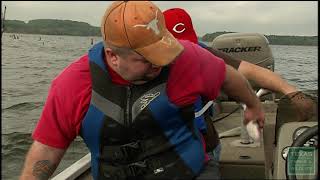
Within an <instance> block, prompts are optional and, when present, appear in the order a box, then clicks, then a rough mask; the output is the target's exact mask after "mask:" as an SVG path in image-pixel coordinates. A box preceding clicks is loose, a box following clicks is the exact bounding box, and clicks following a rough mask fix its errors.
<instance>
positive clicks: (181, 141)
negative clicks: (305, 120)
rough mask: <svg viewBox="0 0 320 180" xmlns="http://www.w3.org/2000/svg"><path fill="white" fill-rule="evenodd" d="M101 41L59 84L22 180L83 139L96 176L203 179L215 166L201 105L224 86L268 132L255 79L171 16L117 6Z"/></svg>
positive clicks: (46, 170)
mask: <svg viewBox="0 0 320 180" xmlns="http://www.w3.org/2000/svg"><path fill="white" fill-rule="evenodd" d="M101 32H102V37H103V43H102V42H100V43H98V44H96V45H94V46H93V48H92V49H90V50H89V53H88V54H86V55H84V56H82V57H81V58H80V59H79V60H76V61H75V62H73V63H71V64H70V65H69V66H68V67H66V68H65V69H64V70H63V71H62V72H61V73H60V74H59V75H58V76H57V77H56V78H55V79H54V81H53V82H52V85H51V88H50V91H49V95H48V98H47V101H46V103H45V106H44V109H43V112H42V115H41V118H40V120H39V122H38V124H37V126H36V129H35V130H34V133H33V139H34V143H33V144H32V146H31V148H30V150H29V152H28V154H27V157H26V161H25V166H24V169H23V171H22V175H21V177H20V179H39V178H41V179H48V178H49V177H50V176H51V175H52V173H53V172H54V170H55V169H56V167H57V166H58V164H59V162H60V160H61V158H62V157H63V155H64V153H65V151H66V149H67V148H68V146H69V145H70V143H71V142H72V141H73V140H74V139H75V137H76V136H78V135H80V136H81V137H82V138H83V140H84V142H85V143H86V145H87V146H88V148H89V150H90V152H91V173H92V175H93V177H94V179H115V178H118V179H127V178H137V179H148V178H161V179H194V178H197V177H198V176H199V175H200V174H201V173H202V171H203V169H204V168H205V166H206V164H205V151H204V148H203V146H202V143H203V141H202V139H201V136H200V133H199V130H198V129H197V128H196V127H195V121H194V103H195V102H196V100H197V98H198V97H199V96H200V95H201V96H204V97H206V98H208V99H210V100H213V99H215V98H216V97H217V96H218V94H219V92H220V89H223V90H224V92H226V94H228V95H229V96H230V97H233V98H234V99H236V100H238V101H240V102H242V103H244V104H246V105H247V109H246V111H245V117H246V119H245V122H244V123H248V122H249V121H256V122H257V123H258V124H259V127H260V128H262V127H263V123H264V113H263V110H262V107H261V104H260V101H259V99H258V98H257V97H256V96H255V94H254V92H253V91H252V89H251V87H250V85H249V84H248V82H247V81H246V80H245V79H244V78H243V77H242V76H241V75H240V74H239V73H238V72H237V71H236V70H234V69H233V68H231V67H230V66H228V65H225V63H224V61H222V60H221V59H220V58H218V57H216V56H214V55H212V54H211V53H209V52H208V51H206V50H205V49H203V48H201V47H199V46H198V45H196V44H194V43H191V42H189V41H177V40H176V39H175V38H174V37H173V36H172V35H171V34H170V33H169V31H168V30H167V29H166V27H165V22H164V17H163V14H162V13H161V10H160V9H159V8H158V7H157V6H155V5H154V4H152V3H151V2H145V1H117V2H114V3H113V4H112V5H110V6H109V7H108V8H107V10H106V12H105V15H104V17H103V19H102V24H101Z"/></svg>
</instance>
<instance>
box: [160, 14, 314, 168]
mask: <svg viewBox="0 0 320 180" xmlns="http://www.w3.org/2000/svg"><path fill="white" fill-rule="evenodd" d="M163 14H164V17H165V21H166V27H167V28H168V30H169V31H170V33H171V34H172V35H173V36H174V37H176V38H177V39H180V40H188V41H190V42H193V43H195V44H199V45H200V46H201V47H203V48H205V49H206V50H208V51H209V52H211V53H212V54H214V55H215V56H218V57H220V58H221V59H222V60H224V61H225V63H226V64H228V65H230V66H232V67H233V68H235V69H237V70H238V71H239V72H240V73H242V74H243V75H244V77H246V78H247V79H248V80H252V81H254V82H255V83H256V84H257V85H258V86H259V87H261V88H265V89H269V90H271V91H274V92H281V93H283V94H285V95H287V96H288V97H290V96H291V95H293V94H296V93H298V92H297V91H298V89H297V88H296V87H294V86H292V85H290V84H289V83H287V82H286V81H285V80H284V79H282V78H281V77H280V76H279V75H278V74H276V73H274V72H272V71H270V70H268V69H266V68H262V67H260V66H257V65H254V64H251V63H249V62H246V61H242V60H240V59H237V58H234V57H232V56H230V55H228V54H226V53H224V52H221V51H219V50H217V49H215V48H211V47H208V46H206V45H204V44H203V43H200V42H199V41H198V37H197V34H196V32H195V30H194V28H193V23H192V20H191V17H190V15H189V14H188V13H187V12H186V11H185V10H184V9H182V8H170V9H167V10H165V11H163ZM293 102H294V103H295V104H296V106H297V108H298V109H300V111H302V112H309V111H311V109H312V108H310V107H312V103H311V102H310V100H309V101H308V100H306V102H305V103H302V101H301V100H299V101H293ZM306 104H308V105H306ZM198 109H201V107H199V108H198ZM308 109H309V110H308ZM310 114H312V113H310ZM204 115H205V116H209V113H204ZM300 117H301V121H304V120H306V119H308V117H310V115H307V114H305V113H304V114H301V116H300ZM205 118H208V119H210V117H204V116H199V117H197V118H196V121H197V122H198V128H200V129H202V130H203V131H204V135H207V136H206V137H211V139H207V138H206V141H208V142H206V143H210V144H211V146H209V147H211V148H212V147H213V148H214V149H213V151H212V153H213V156H210V157H211V159H213V161H214V162H213V165H212V166H214V168H211V170H213V171H216V172H212V173H215V174H218V172H217V171H218V169H217V167H218V164H219V157H220V151H221V144H220V142H219V138H218V133H217V131H216V130H215V128H214V126H211V127H209V126H210V125H212V123H211V119H210V124H206V123H205ZM206 128H212V130H211V131H208V130H207V129H206ZM208 132H210V133H211V135H208ZM207 149H208V150H209V151H211V150H212V149H209V148H207ZM209 154H210V152H209ZM210 162H212V161H210Z"/></svg>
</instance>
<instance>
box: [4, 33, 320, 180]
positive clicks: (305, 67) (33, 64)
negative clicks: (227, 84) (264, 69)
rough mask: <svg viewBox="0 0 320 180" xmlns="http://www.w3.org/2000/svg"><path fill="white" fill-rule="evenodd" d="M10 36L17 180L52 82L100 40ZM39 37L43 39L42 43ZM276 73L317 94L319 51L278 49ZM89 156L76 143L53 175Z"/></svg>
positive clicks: (9, 133) (7, 132) (9, 110)
mask: <svg viewBox="0 0 320 180" xmlns="http://www.w3.org/2000/svg"><path fill="white" fill-rule="evenodd" d="M18 36H19V39H14V38H13V37H12V34H4V35H3V38H2V49H1V51H2V53H1V59H2V64H1V65H2V102H1V103H2V109H1V110H2V129H1V130H2V137H1V140H2V149H1V150H2V153H1V155H2V169H1V171H2V179H8V180H14V179H18V176H19V174H20V172H21V169H22V166H23V162H24V157H25V155H26V153H27V150H28V149H29V147H30V144H31V143H32V139H31V133H32V131H33V129H34V127H35V125H36V123H37V121H38V118H39V116H40V114H41V111H42V107H43V105H44V102H45V100H46V97H47V93H48V92H47V91H48V88H49V86H50V83H51V81H52V79H53V78H54V77H55V76H56V75H58V73H59V72H60V71H61V70H62V69H64V67H66V66H67V65H68V64H69V63H71V62H72V61H73V60H74V59H76V58H78V57H80V56H81V55H83V54H84V53H86V52H87V50H88V49H89V48H90V47H91V46H92V45H91V38H93V41H94V42H98V41H100V40H101V38H100V37H75V36H45V35H27V34H19V35H18ZM40 37H41V39H40ZM271 49H272V52H273V55H274V58H275V71H276V72H277V73H279V74H280V75H281V76H282V77H283V78H284V79H286V80H288V82H289V83H291V84H293V85H295V86H297V87H298V88H300V89H301V90H307V89H312V90H314V89H318V74H317V73H318V47H317V46H274V45H271ZM87 153H88V149H87V147H86V146H85V145H84V143H83V142H82V141H81V139H80V138H77V139H76V140H75V141H74V143H72V144H71V146H70V148H69V149H68V151H67V153H66V155H65V156H64V158H63V160H62V162H61V163H60V165H59V167H58V169H57V170H56V172H55V174H57V173H58V172H60V171H61V170H63V169H65V168H66V167H67V166H69V165H70V164H72V163H73V162H75V161H77V160H78V159H79V158H81V157H83V156H84V155H85V154H87Z"/></svg>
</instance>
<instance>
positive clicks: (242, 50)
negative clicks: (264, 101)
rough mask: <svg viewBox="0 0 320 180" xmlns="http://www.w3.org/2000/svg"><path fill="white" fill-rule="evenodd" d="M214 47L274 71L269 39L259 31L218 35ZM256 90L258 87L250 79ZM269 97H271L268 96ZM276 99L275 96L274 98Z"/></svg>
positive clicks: (213, 43) (213, 42)
mask: <svg viewBox="0 0 320 180" xmlns="http://www.w3.org/2000/svg"><path fill="white" fill-rule="evenodd" d="M212 47H213V48H215V49H218V50H220V51H222V52H224V53H227V54H229V55H231V56H233V57H235V58H239V59H241V60H244V61H248V62H250V63H252V64H255V65H258V66H261V67H264V68H267V69H269V70H271V71H274V58H273V55H272V52H271V49H270V46H269V41H268V39H267V38H266V37H265V36H264V35H262V34H259V33H228V34H223V35H220V36H218V37H216V38H215V39H214V40H213V41H212ZM250 84H251V85H252V87H253V89H254V90H258V89H259V88H261V87H258V86H257V85H256V84H255V83H254V82H252V81H250ZM268 99H269V98H268ZM272 99H274V98H272Z"/></svg>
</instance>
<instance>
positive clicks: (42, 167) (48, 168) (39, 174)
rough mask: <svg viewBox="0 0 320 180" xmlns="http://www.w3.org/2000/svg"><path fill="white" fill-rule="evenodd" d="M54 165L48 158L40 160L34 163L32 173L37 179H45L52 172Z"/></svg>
mask: <svg viewBox="0 0 320 180" xmlns="http://www.w3.org/2000/svg"><path fill="white" fill-rule="evenodd" d="M54 169H55V165H54V164H53V163H51V162H50V161H49V160H41V161H38V162H36V163H35V164H34V166H33V170H32V175H33V176H35V177H36V178H37V179H38V180H47V179H49V177H50V176H51V175H52V173H53V172H54Z"/></svg>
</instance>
